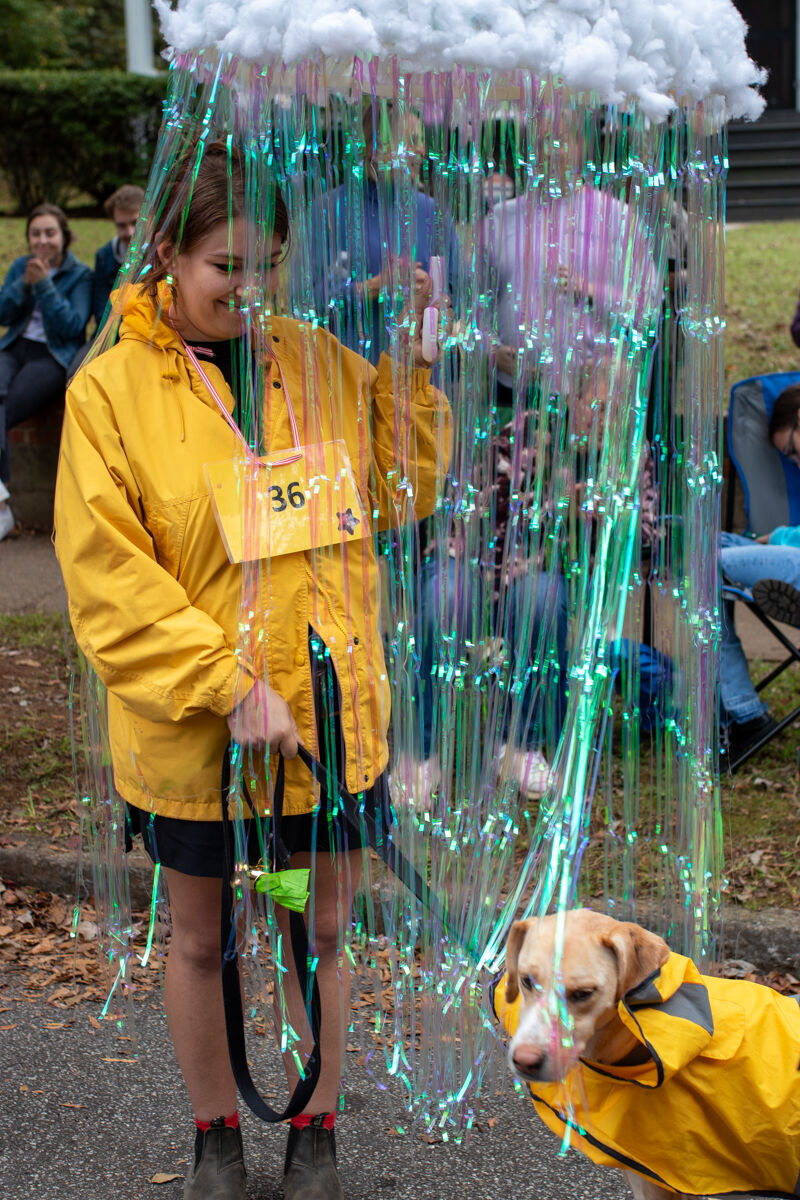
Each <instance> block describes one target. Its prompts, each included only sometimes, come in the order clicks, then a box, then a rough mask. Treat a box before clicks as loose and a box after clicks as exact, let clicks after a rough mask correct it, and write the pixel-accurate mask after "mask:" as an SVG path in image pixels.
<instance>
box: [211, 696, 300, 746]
mask: <svg viewBox="0 0 800 1200" xmlns="http://www.w3.org/2000/svg"><path fill="white" fill-rule="evenodd" d="M228 728H229V729H230V731H231V737H232V738H233V739H234V741H237V742H239V743H240V744H242V745H250V746H269V748H270V750H271V751H272V753H280V754H282V755H283V757H284V758H295V757H296V755H297V743H298V741H299V738H300V735H299V733H298V731H297V725H296V724H295V720H294V717H293V716H292V714H291V712H290V710H289V705H288V704H287V703H286V701H285V700H284V699H283V697H282V696H279V695H278V693H277V692H276V691H274V690H273V689H272V688H271V687H270V686H269V684H266V683H262V682H261V681H260V680H256V682H255V684H254V685H253V688H252V689H251V691H249V692H248V693H247V695H246V696H245V698H244V700H243V701H242V702H241V704H237V705H236V708H234V710H233V712H231V713H229V714H228Z"/></svg>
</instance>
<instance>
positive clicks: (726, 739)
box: [721, 713, 778, 768]
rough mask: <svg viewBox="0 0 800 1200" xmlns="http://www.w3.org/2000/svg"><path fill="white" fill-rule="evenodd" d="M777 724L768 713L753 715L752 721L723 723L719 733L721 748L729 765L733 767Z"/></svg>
mask: <svg viewBox="0 0 800 1200" xmlns="http://www.w3.org/2000/svg"><path fill="white" fill-rule="evenodd" d="M777 725H778V722H777V721H776V720H775V718H774V717H771V716H770V714H769V713H762V714H761V716H760V717H753V719H752V721H731V723H730V725H725V726H724V728H723V729H722V733H721V748H722V750H723V752H724V753H725V754H726V755H727V758H728V763H729V765H730V767H731V768H733V767H735V766H736V765H737V763H738V762H739V761H740V759H742V758H744V756H745V755H746V754H747V753H748V751H750V750H752V748H753V746H755V745H757V744H758V742H760V741H761V739H762V738H764V737H766V736H767V734H769V733H772V731H773V729H776V728H777Z"/></svg>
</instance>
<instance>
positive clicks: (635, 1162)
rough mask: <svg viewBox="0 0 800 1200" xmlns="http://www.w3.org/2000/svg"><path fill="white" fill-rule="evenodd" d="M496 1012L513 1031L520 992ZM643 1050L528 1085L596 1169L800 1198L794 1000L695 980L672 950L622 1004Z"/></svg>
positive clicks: (799, 1077) (797, 1007)
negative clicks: (626, 1060)
mask: <svg viewBox="0 0 800 1200" xmlns="http://www.w3.org/2000/svg"><path fill="white" fill-rule="evenodd" d="M493 1006H494V1010H495V1014H496V1016H497V1017H498V1018H499V1019H500V1021H501V1022H502V1025H503V1028H504V1029H506V1030H507V1031H508V1033H510V1034H512V1035H513V1034H514V1032H515V1031H516V1029H517V1025H518V1022H519V997H517V999H516V1000H515V1002H514V1003H513V1004H506V1002H505V976H503V978H502V979H500V980H499V982H498V983H497V984H496V986H495V988H494V995H493ZM618 1013H619V1018H620V1020H621V1021H622V1022H623V1024H624V1025H625V1026H626V1027H627V1028H628V1029H629V1030H630V1032H631V1033H632V1034H633V1035H634V1037H635V1038H636V1039H637V1040H638V1041H640V1042H641V1043H642V1044H643V1045H644V1046H646V1047H647V1049H648V1051H649V1053H650V1060H649V1061H648V1062H647V1063H644V1064H643V1065H641V1066H632V1067H615V1066H609V1065H607V1064H605V1063H604V1064H600V1063H593V1062H589V1061H585V1060H581V1063H580V1064H579V1065H578V1066H576V1067H574V1068H573V1069H572V1070H571V1071H570V1072H569V1074H568V1076H567V1078H566V1080H565V1081H564V1082H563V1083H531V1084H530V1091H531V1096H532V1098H533V1102H534V1104H535V1106H536V1111H537V1112H538V1114H539V1116H540V1117H541V1118H542V1120H543V1121H544V1122H545V1124H546V1125H548V1126H549V1128H550V1129H552V1130H553V1131H554V1132H555V1133H557V1134H558V1135H559V1136H563V1135H564V1132H565V1129H566V1128H569V1130H570V1141H571V1143H572V1144H573V1145H575V1146H577V1147H578V1148H579V1149H581V1150H582V1151H583V1152H584V1154H586V1155H588V1157H589V1158H591V1159H592V1160H593V1161H594V1162H596V1163H600V1164H602V1165H603V1166H609V1167H623V1168H628V1169H629V1170H633V1171H637V1172H638V1173H639V1174H640V1175H643V1176H644V1177H645V1178H647V1179H651V1180H654V1181H655V1182H657V1183H659V1184H661V1185H663V1186H666V1187H668V1188H672V1189H674V1190H675V1191H679V1192H688V1193H690V1194H695V1195H698V1194H699V1195H705V1194H707V1193H715V1194H716V1193H724V1192H736V1191H749V1190H751V1189H752V1190H761V1191H770V1190H772V1191H773V1192H776V1191H777V1192H782V1193H784V1194H786V1195H790V1196H798V1195H800V1070H798V1067H800V1003H798V999H797V998H796V997H787V996H781V995H780V994H779V993H778V992H775V991H773V989H772V988H769V987H762V986H760V985H759V984H755V983H749V982H746V981H738V980H737V981H732V980H727V979H716V978H713V977H711V976H707V975H701V974H700V973H699V972H698V970H697V968H696V967H695V965H694V963H693V962H692V961H691V960H690V959H688V958H684V957H683V956H682V955H680V954H671V955H670V957H669V959H668V960H667V962H666V963H665V964H664V966H663V967H662V968H661V970H660V971H659V972H658V973H657V974H656V975H654V976H652V977H651V978H649V979H646V980H645V981H644V982H643V983H641V984H639V985H638V986H637V987H636V988H634V989H633V990H632V991H629V992H628V993H627V994H626V995H625V996H624V997H623V998H622V1000H621V1001H620V1003H619V1007H618Z"/></svg>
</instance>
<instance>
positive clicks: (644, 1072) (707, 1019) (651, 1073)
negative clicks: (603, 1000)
mask: <svg viewBox="0 0 800 1200" xmlns="http://www.w3.org/2000/svg"><path fill="white" fill-rule="evenodd" d="M617 1012H618V1015H619V1018H620V1020H621V1021H622V1023H623V1025H625V1026H626V1028H627V1029H628V1030H629V1031H630V1032H631V1033H632V1034H633V1036H634V1037H635V1038H636V1039H637V1041H640V1042H641V1043H642V1045H643V1046H646V1047H647V1049H648V1051H649V1053H650V1061H649V1062H648V1063H646V1064H644V1065H643V1066H638V1067H629V1068H615V1067H608V1066H603V1067H600V1066H599V1065H598V1064H594V1063H588V1062H587V1066H589V1067H591V1068H592V1069H593V1070H602V1071H604V1072H606V1073H610V1074H615V1075H618V1077H619V1078H630V1079H632V1080H633V1081H634V1082H635V1083H637V1084H638V1085H639V1086H640V1087H660V1086H661V1084H662V1083H663V1082H664V1080H665V1079H670V1078H671V1077H672V1076H673V1075H674V1074H675V1072H676V1071H680V1070H683V1068H684V1067H686V1066H687V1065H688V1064H689V1063H690V1062H691V1061H692V1059H694V1058H696V1057H697V1055H698V1054H704V1055H707V1056H710V1057H711V1058H718V1059H728V1058H733V1056H734V1055H735V1054H736V1051H737V1050H738V1049H739V1046H740V1045H741V1041H742V1037H743V1036H744V1009H742V1008H740V1007H739V1006H738V1005H736V1004H731V1003H729V1002H728V1003H726V1002H725V1001H724V1000H722V999H721V998H720V997H717V999H716V1002H715V1004H714V1008H713V1010H712V1006H711V997H710V995H709V991H708V986H707V983H706V980H705V979H704V978H703V976H702V975H701V974H700V972H699V971H698V970H697V967H696V966H695V965H694V963H693V962H692V960H691V959H690V958H684V957H683V955H682V954H670V956H669V958H668V959H667V961H666V962H665V963H664V965H663V966H662V967H661V969H660V970H659V971H657V972H656V973H655V974H654V975H651V976H650V977H649V978H648V979H645V980H644V981H643V982H642V983H639V984H637V985H636V987H635V988H632V989H631V990H630V991H629V992H626V994H625V995H624V996H623V997H622V999H621V1000H620V1002H619V1005H618V1008H617Z"/></svg>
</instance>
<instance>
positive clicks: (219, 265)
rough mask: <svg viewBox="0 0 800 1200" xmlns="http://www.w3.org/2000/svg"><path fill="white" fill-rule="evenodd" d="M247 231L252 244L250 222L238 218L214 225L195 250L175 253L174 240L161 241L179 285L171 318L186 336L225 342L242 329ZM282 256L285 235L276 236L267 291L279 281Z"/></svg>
mask: <svg viewBox="0 0 800 1200" xmlns="http://www.w3.org/2000/svg"><path fill="white" fill-rule="evenodd" d="M246 232H247V234H249V240H250V241H251V244H252V241H253V240H255V234H254V231H253V229H252V227H248V226H247V224H246V222H245V219H244V217H235V218H234V220H233V222H232V223H231V225H230V226H229V225H228V222H227V221H221V222H220V223H219V225H215V226H214V228H213V229H212V230H211V232H210V233H208V234H207V235H206V236H205V237H204V238H203V239H202V240H201V241H200V242H198V243H197V244H196V245H195V246H193V247H192V249H191V250H187V251H182V252H179V253H178V254H177V255H176V254H175V253H174V250H173V248H172V246H171V244H170V243H168V242H162V243H161V245H160V246H159V248H158V253H159V257H160V258H161V261H162V262H164V263H166V264H167V265H168V266H169V269H170V274H171V275H172V278H173V281H174V284H175V291H176V299H175V301H174V302H173V305H172V308H171V309H170V320H171V321H172V324H173V326H174V327H175V329H177V331H178V333H180V334H182V335H183V337H184V338H186V340H187V341H190V342H191V341H203V340H206V341H210V342H223V341H228V340H229V339H230V338H235V337H239V335H240V334H241V332H242V322H241V314H240V308H241V304H242V295H243V292H244V287H245V279H244V254H245V233H246ZM281 258H282V246H281V240H280V238H279V237H277V236H276V237H274V238H273V239H272V248H271V254H270V258H269V262H268V263H267V264H265V267H264V291H265V292H267V293H272V292H273V291H274V290H275V287H276V286H277V274H278V263H279V262H280V260H281Z"/></svg>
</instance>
